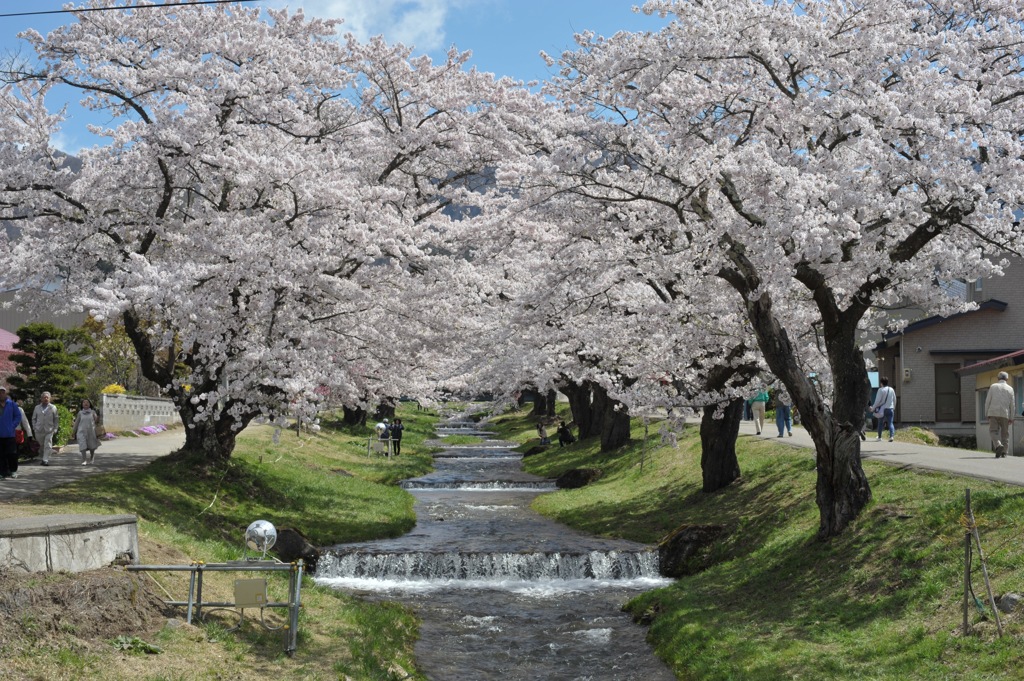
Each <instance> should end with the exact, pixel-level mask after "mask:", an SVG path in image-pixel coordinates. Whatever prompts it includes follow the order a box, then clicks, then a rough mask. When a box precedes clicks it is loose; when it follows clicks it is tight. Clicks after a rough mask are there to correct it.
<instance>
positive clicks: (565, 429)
mask: <svg viewBox="0 0 1024 681" xmlns="http://www.w3.org/2000/svg"><path fill="white" fill-rule="evenodd" d="M573 442H576V438H575V437H574V436H573V434H572V430H571V429H570V428H569V426H567V425H566V424H565V421H562V422H560V423H559V424H558V446H559V447H564V446H565V445H571V444H572V443H573Z"/></svg>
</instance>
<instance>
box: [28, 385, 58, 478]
mask: <svg viewBox="0 0 1024 681" xmlns="http://www.w3.org/2000/svg"><path fill="white" fill-rule="evenodd" d="M59 426H60V415H59V414H57V407H56V406H55V405H54V404H53V403H51V402H50V393H43V394H42V395H40V396H39V404H37V405H36V408H35V409H33V410H32V430H34V431H35V433H36V442H38V443H39V449H40V450H41V451H42V453H43V460H42V465H44V466H49V465H50V454H53V436H54V434H56V432H57V428H58V427H59Z"/></svg>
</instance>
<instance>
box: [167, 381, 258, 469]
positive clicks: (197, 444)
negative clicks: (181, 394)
mask: <svg viewBox="0 0 1024 681" xmlns="http://www.w3.org/2000/svg"><path fill="white" fill-rule="evenodd" d="M175 404H176V405H177V407H178V413H179V414H180V415H181V422H182V425H184V426H185V446H184V447H183V448H182V449H181V450H180V451H179V452H178V456H179V457H181V458H196V459H200V460H202V461H203V463H204V464H218V463H223V462H225V461H227V460H228V459H230V458H231V453H232V452H234V450H235V439H236V438H237V436H238V433H239V432H241V430H242V428H244V427H245V426H247V425H248V424H249V421H251V420H252V418H253V416H247V417H244V418H243V419H242V420H239V419H237V418H235V417H233V416H230V415H229V414H228V412H227V410H226V409H223V410H221V412H220V414H219V415H218V416H217V417H216V418H209V417H207V418H204V419H202V420H201V421H200V420H196V417H197V415H198V414H197V412H196V411H195V409H194V407H193V405H192V403H191V402H190V401H189V400H188V397H187V396H185V398H184V399H182V400H179V399H175Z"/></svg>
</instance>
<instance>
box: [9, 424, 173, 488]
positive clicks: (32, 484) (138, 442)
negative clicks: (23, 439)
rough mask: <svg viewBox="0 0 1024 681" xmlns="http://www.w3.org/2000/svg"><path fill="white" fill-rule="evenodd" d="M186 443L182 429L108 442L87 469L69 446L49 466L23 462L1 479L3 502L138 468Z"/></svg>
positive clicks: (100, 448)
mask: <svg viewBox="0 0 1024 681" xmlns="http://www.w3.org/2000/svg"><path fill="white" fill-rule="evenodd" d="M183 444H185V431H184V429H182V428H177V429H175V430H169V431H166V432H163V433H159V434H157V435H144V436H140V437H120V438H117V439H116V440H105V441H103V442H101V443H100V447H99V449H97V450H96V460H95V461H93V463H91V464H89V465H88V466H83V465H82V457H81V456H80V455H79V453H78V446H77V445H68V446H66V447H64V450H63V452H64V453H63V454H54V455H53V456H51V457H50V465H49V466H41V465H39V462H40V461H41V460H42V459H35V460H33V461H23V462H21V464H20V465H19V466H18V477H17V478H16V479H13V480H12V479H7V480H0V502H3V501H10V500H12V499H21V498H24V497H28V496H32V495H33V494H37V493H39V492H42V491H43V490H45V489H49V488H50V487H56V486H57V485H63V484H66V483H69V482H73V481H75V480H79V479H81V478H84V477H86V476H87V475H95V474H97V473H109V472H111V471H116V470H123V469H126V468H136V467H139V466H142V465H145V464H147V463H149V462H150V461H152V460H153V459H157V458H159V457H161V456H166V455H167V454H170V453H171V452H173V451H175V450H177V449H180V448H181V446H182V445H183Z"/></svg>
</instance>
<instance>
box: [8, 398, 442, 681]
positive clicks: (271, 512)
mask: <svg viewBox="0 0 1024 681" xmlns="http://www.w3.org/2000/svg"><path fill="white" fill-rule="evenodd" d="M399 415H400V416H401V418H402V419H403V421H404V423H405V425H406V430H405V437H404V438H403V450H402V451H403V453H402V456H401V457H396V458H391V459H388V458H384V457H381V456H380V455H371V456H367V454H366V442H367V439H368V438H369V437H371V436H372V429H371V428H368V427H356V428H349V429H339V428H336V427H333V426H336V425H337V424H330V423H328V424H327V425H326V426H325V428H324V429H323V430H322V431H321V432H320V433H318V434H315V435H310V434H305V433H304V434H303V435H302V436H301V437H299V436H297V435H296V434H295V432H294V431H291V432H281V433H278V443H277V444H275V442H274V439H275V438H274V432H273V429H272V428H270V427H255V428H250V429H247V430H246V431H245V432H244V433H242V434H241V436H240V437H239V439H238V445H237V448H236V450H235V453H234V455H233V456H232V457H231V459H230V461H229V462H228V463H227V465H226V466H223V467H220V468H212V469H204V468H202V467H197V466H195V465H194V463H193V462H188V461H182V460H176V459H174V458H173V457H169V458H164V459H159V460H157V461H155V462H153V463H152V464H150V465H148V466H146V467H144V468H141V469H137V470H133V471H124V472H118V473H112V474H104V475H93V476H89V477H87V478H84V479H82V480H79V481H77V482H75V483H72V484H69V485H65V486H63V487H59V488H54V489H51V490H48V491H46V492H44V493H42V494H40V495H37V496H36V497H34V498H32V499H30V500H25V501H19V502H13V503H12V504H10V505H6V508H4V509H3V510H4V513H3V515H4V516H9V515H25V514H29V513H32V514H43V513H54V512H61V513H131V514H136V515H137V516H138V518H139V534H140V549H141V553H142V555H141V559H142V563H144V564H145V563H151V564H152V563H154V562H155V563H156V564H168V563H167V561H168V560H171V562H172V564H174V563H175V561H174V560H172V559H173V558H175V557H176V559H177V560H176V562H177V563H180V564H188V563H189V562H190V561H192V560H201V561H204V562H208V563H210V562H221V561H224V560H230V559H236V558H240V557H241V556H242V555H243V542H242V538H243V534H244V531H245V528H246V527H247V526H248V525H249V523H251V522H252V521H253V520H256V519H259V518H262V519H266V520H269V521H270V522H272V523H274V525H276V526H277V527H278V528H282V527H293V528H296V529H299V530H301V531H302V532H303V533H304V534H305V535H306V536H307V537H309V539H310V540H311V541H312V542H313V543H314V544H317V545H321V546H323V545H331V544H334V543H341V542H350V541H361V540H367V539H375V538H384V537H393V536H399V535H401V534H403V533H405V532H408V531H409V530H410V529H411V528H412V527H413V525H414V524H415V516H414V514H413V510H412V506H413V497H412V495H410V494H409V493H407V492H405V491H404V490H402V489H400V488H399V487H397V486H396V484H395V483H397V481H399V480H402V479H404V478H408V477H415V476H417V475H422V474H424V473H426V472H428V471H429V470H430V469H431V466H432V459H431V458H430V456H429V453H428V451H427V450H426V448H425V447H424V446H423V441H424V440H425V439H426V438H428V437H432V436H433V423H434V422H435V421H436V416H434V415H433V414H431V413H429V412H421V411H416V410H415V409H414V407H409V408H408V410H405V409H402V410H400V412H399ZM0 517H2V516H0ZM147 552H148V553H149V556H147ZM154 554H159V556H160V557H159V558H158V559H157V560H155V561H154V560H153V558H152V556H153V555H154ZM146 574H148V575H153V578H154V579H156V580H157V581H158V583H160V584H161V585H162V586H163V588H165V589H167V591H168V592H170V594H171V595H172V596H174V598H175V599H183V598H184V595H185V593H187V591H183V589H184V588H185V587H184V584H185V580H187V577H184V576H182V575H187V574H188V573H146ZM225 575H227V576H225ZM236 577H238V575H236V574H233V573H213V572H211V573H208V574H207V575H206V578H205V582H204V596H205V598H206V599H214V600H217V599H218V598H219V597H223V596H226V595H227V593H230V588H231V584H232V583H233V582H232V580H233V579H234V578H236ZM285 580H286V578H285V577H284V576H280V575H276V574H272V575H269V576H268V582H269V587H268V588H269V590H270V592H271V597H272V600H274V599H277V598H280V599H281V600H284V598H285V596H286V581H285ZM218 594H220V596H218ZM302 601H303V609H302V614H301V617H300V623H299V645H298V651H297V652H296V655H295V656H294V658H288V657H286V656H284V653H283V645H282V635H281V633H280V632H277V633H267V632H266V631H264V630H263V629H262V628H260V627H259V626H255V625H247V626H244V627H243V628H242V629H241V630H240V631H238V632H231V631H227V628H228V627H233V626H235V625H236V624H237V616H233V617H232V616H225V617H224V619H223V621H220V619H219V617H212V618H211V620H210V621H209V622H208V623H205V624H204V625H203V627H202V628H201V629H199V630H198V631H199V632H200V633H199V635H198V636H197V634H196V630H195V629H192V628H186V629H182V630H163V631H161V632H157V633H155V634H153V635H150V634H146V633H145V632H133V633H136V634H137V635H139V636H140V637H142V638H144V639H145V640H147V641H150V642H153V643H155V644H156V645H158V646H160V647H161V648H163V649H164V650H165V651H166V653H164V654H160V655H143V656H135V655H132V656H124V655H120V657H121V658H123V659H121V660H120V661H119V662H118V664H117V665H114V666H111V665H110V663H109V660H108V656H110V655H117V653H116V651H114V647H113V646H111V645H109V643H107V644H106V645H105V646H103V649H102V650H98V651H94V654H93V655H91V656H83V655H80V654H78V652H77V651H76V652H75V653H74V654H71V653H70V652H69V650H68V646H67V645H63V646H61V645H60V642H59V641H58V642H55V643H50V644H46V645H53V646H54V647H53V649H52V654H47V655H39V654H38V652H35V653H33V654H31V655H25V656H24V657H23V658H10V657H7V658H4V655H3V654H2V653H0V666H3V667H7V668H10V669H12V670H18V673H21V674H22V675H23V676H25V678H29V677H31V678H58V677H62V675H64V676H66V674H67V672H68V670H69V669H77V670H78V672H79V673H77V674H75V676H78V677H81V678H104V679H108V678H109V679H119V678H162V677H163V678H189V679H191V678H236V679H262V678H287V679H337V678H344V675H348V676H350V677H351V678H353V679H378V678H379V679H389V678H397V676H395V674H396V672H395V670H396V669H399V668H400V669H401V670H403V672H402V674H401V678H411V679H418V678H421V677H420V676H419V675H418V673H417V672H416V671H415V667H414V665H413V662H412V645H413V643H414V641H415V637H416V619H415V617H414V616H413V615H412V614H411V613H410V612H408V611H407V610H405V609H403V608H401V607H397V606H394V605H388V604H375V603H367V602H364V601H362V600H359V599H356V598H353V597H351V596H349V595H347V594H345V593H343V592H337V591H333V590H330V589H326V588H322V587H318V586H316V585H315V584H314V583H313V582H312V580H310V579H307V580H306V582H305V584H304V585H303V590H302ZM275 612H276V611H275ZM272 617H273V615H272ZM26 618H27V619H26V621H25V622H24V624H25V627H23V629H24V630H25V631H27V632H30V633H31V632H32V631H33V629H32V622H31V615H30V614H29V613H26ZM78 635H79V636H85V637H86V638H87V637H88V632H79V634H78ZM41 645H42V644H41ZM43 647H44V648H45V646H43ZM38 650H41V648H40V649H38ZM71 650H74V649H73V648H72V649H71ZM62 651H63V652H62ZM406 672H408V673H409V674H411V675H410V676H408V677H406ZM18 673H15V676H16V677H17V675H18ZM18 678H21V677H18Z"/></svg>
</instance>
